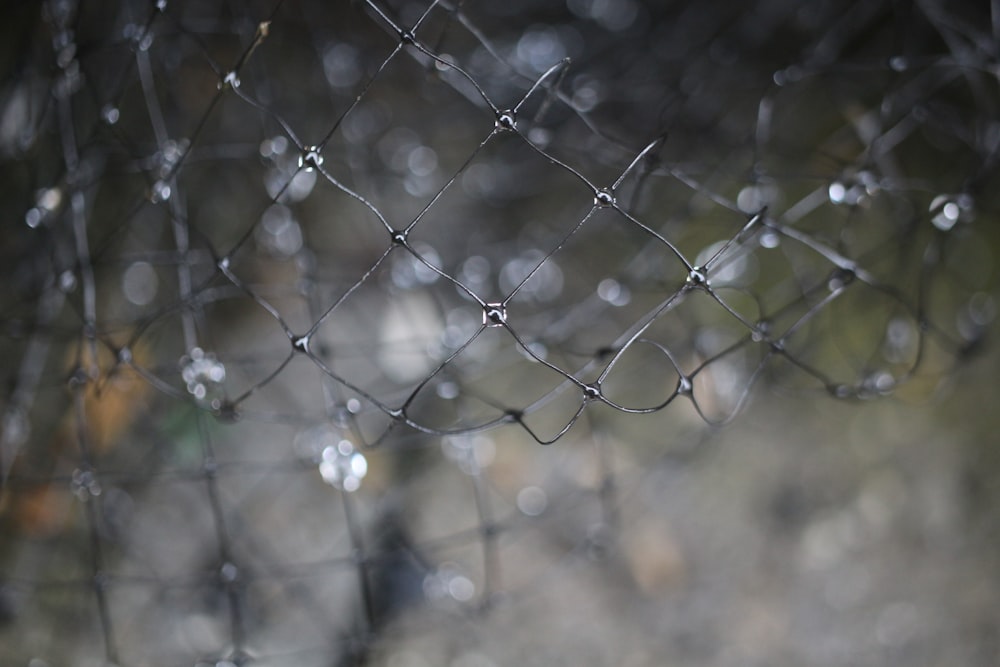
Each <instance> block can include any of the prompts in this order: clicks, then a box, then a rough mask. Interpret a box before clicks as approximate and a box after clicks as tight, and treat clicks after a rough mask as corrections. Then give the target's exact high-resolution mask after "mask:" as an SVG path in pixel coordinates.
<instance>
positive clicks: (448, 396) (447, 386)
mask: <svg viewBox="0 0 1000 667" xmlns="http://www.w3.org/2000/svg"><path fill="white" fill-rule="evenodd" d="M435 392H436V393H437V395H438V396H440V397H441V398H443V399H445V400H446V401H450V400H452V399H454V398H458V394H459V387H458V384H457V383H455V382H451V381H447V382H441V383H439V384H438V386H437V387H436V388H435Z"/></svg>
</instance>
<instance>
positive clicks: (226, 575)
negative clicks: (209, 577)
mask: <svg viewBox="0 0 1000 667" xmlns="http://www.w3.org/2000/svg"><path fill="white" fill-rule="evenodd" d="M239 578H240V569H239V568H238V567H236V565H235V564H233V563H230V562H228V561H227V562H225V563H223V564H222V567H220V568H219V579H220V580H221V581H222V583H224V584H232V583H234V582H235V581H236V580H237V579H239Z"/></svg>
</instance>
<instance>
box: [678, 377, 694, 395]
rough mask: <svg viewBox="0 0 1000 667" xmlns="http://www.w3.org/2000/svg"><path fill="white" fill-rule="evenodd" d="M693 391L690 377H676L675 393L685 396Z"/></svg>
mask: <svg viewBox="0 0 1000 667" xmlns="http://www.w3.org/2000/svg"><path fill="white" fill-rule="evenodd" d="M693 391H694V383H692V382H691V378H689V377H687V376H685V375H682V376H680V377H679V378H678V379H677V393H678V394H684V395H685V396H687V395H690V394H691V393H692V392H693Z"/></svg>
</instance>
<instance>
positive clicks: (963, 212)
mask: <svg viewBox="0 0 1000 667" xmlns="http://www.w3.org/2000/svg"><path fill="white" fill-rule="evenodd" d="M928 211H929V212H930V213H931V224H933V225H934V226H935V227H936V228H938V229H940V230H941V231H942V232H947V231H948V230H950V229H951V228H952V227H954V226H955V225H956V224H957V223H959V222H966V221H968V220H970V219H971V218H972V197H970V196H969V195H958V196H951V195H938V196H937V197H935V198H934V199H933V200H932V201H931V204H930V206H929V207H928Z"/></svg>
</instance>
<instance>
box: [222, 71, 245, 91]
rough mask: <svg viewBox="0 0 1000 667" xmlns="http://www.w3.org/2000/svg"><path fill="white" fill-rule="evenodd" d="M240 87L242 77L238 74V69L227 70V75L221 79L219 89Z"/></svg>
mask: <svg viewBox="0 0 1000 667" xmlns="http://www.w3.org/2000/svg"><path fill="white" fill-rule="evenodd" d="M239 87H240V77H239V76H237V75H236V70H232V71H231V72H226V75H225V76H224V77H222V80H221V81H219V84H218V88H219V90H225V89H227V88H239Z"/></svg>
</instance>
